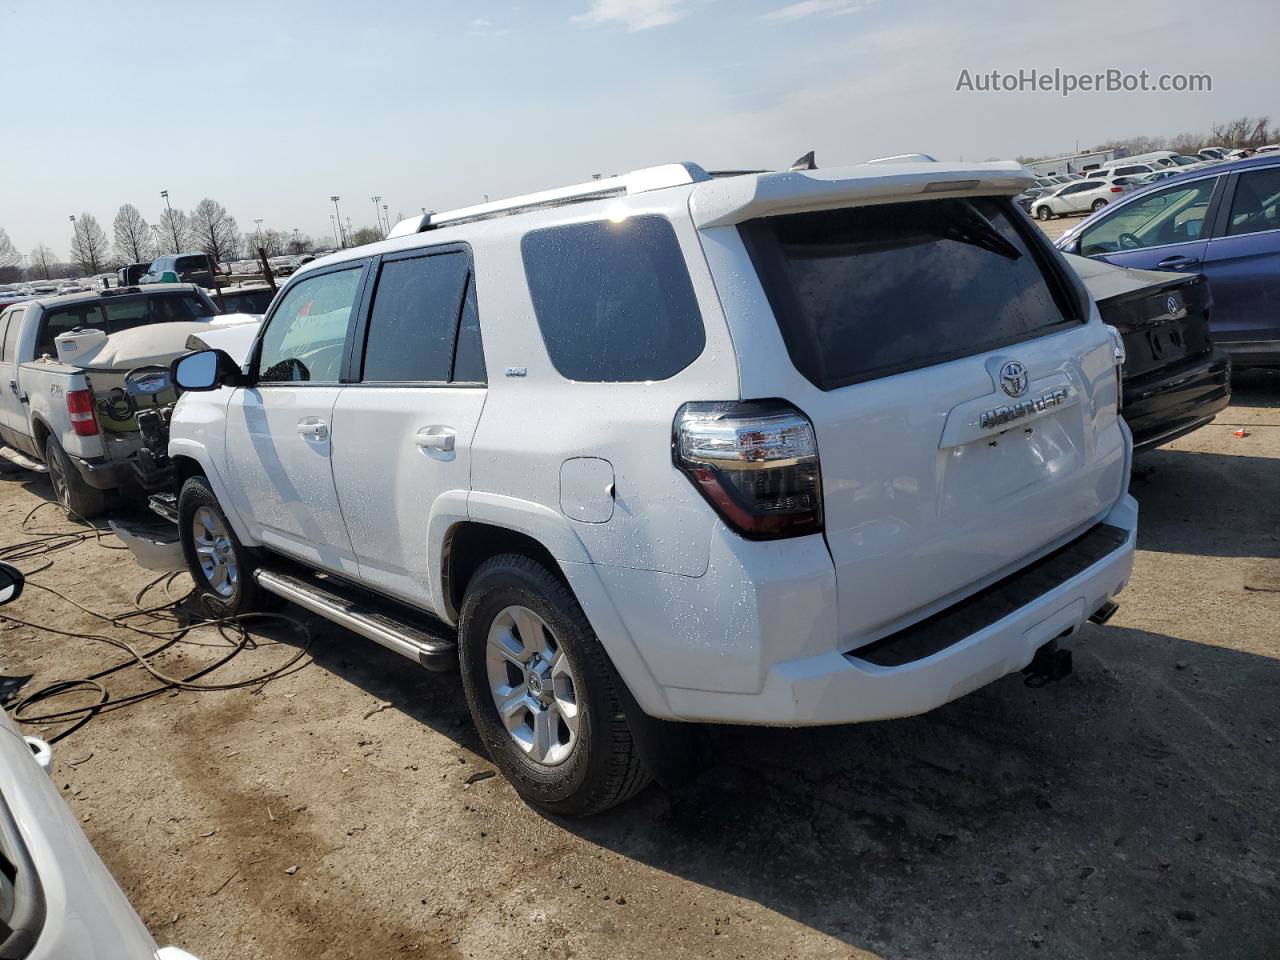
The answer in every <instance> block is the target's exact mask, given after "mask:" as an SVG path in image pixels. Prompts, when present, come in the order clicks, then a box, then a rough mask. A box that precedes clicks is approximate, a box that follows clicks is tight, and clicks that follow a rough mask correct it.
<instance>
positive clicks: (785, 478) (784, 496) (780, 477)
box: [671, 400, 822, 540]
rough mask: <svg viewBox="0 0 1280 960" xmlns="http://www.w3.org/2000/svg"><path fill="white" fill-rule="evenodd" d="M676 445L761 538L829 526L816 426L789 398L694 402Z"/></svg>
mask: <svg viewBox="0 0 1280 960" xmlns="http://www.w3.org/2000/svg"><path fill="white" fill-rule="evenodd" d="M671 452H672V458H673V459H674V461H675V465H676V466H677V467H678V468H679V469H680V470H681V471H682V472H683V473H684V474H685V475H686V476H687V477H688V478H689V479H690V480H691V481H693V485H694V486H695V487H697V488H698V490H699V492H700V493H701V494H702V495H703V496H704V497H706V499H707V502H708V503H710V504H711V505H712V506H713V507H714V508H715V509H716V511H717V512H718V513H719V514H720V516H721V517H723V518H724V520H725V522H726V523H728V524H729V525H730V526H731V527H733V529H734V530H736V531H737V532H738V533H740V534H742V535H743V536H744V537H748V538H750V539H753V540H767V539H776V538H780V537H796V536H800V535H802V534H806V533H817V532H818V531H820V530H821V529H822V481H821V478H820V475H819V470H818V442H817V438H816V437H815V436H814V432H813V425H812V424H811V423H810V422H809V420H808V418H807V417H805V415H804V414H802V413H801V412H800V411H799V410H797V409H796V408H795V407H793V406H791V405H790V404H788V403H785V402H783V401H781V400H747V401H741V402H726V403H686V404H685V405H684V406H683V407H681V408H680V410H679V411H678V412H677V413H676V419H675V423H674V425H673V429H672V438H671Z"/></svg>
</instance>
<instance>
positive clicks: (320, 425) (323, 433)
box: [298, 417, 329, 440]
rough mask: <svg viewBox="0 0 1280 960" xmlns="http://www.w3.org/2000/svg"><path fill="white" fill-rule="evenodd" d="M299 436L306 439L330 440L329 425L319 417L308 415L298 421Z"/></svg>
mask: <svg viewBox="0 0 1280 960" xmlns="http://www.w3.org/2000/svg"><path fill="white" fill-rule="evenodd" d="M298 436H300V437H302V438H303V439H304V440H328V439H329V425H328V424H327V423H325V422H324V421H323V420H321V419H320V418H319V417H307V418H305V419H303V420H299V421H298Z"/></svg>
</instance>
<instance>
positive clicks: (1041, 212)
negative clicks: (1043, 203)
mask: <svg viewBox="0 0 1280 960" xmlns="http://www.w3.org/2000/svg"><path fill="white" fill-rule="evenodd" d="M1036 219H1037V220H1039V221H1040V222H1041V223H1043V222H1044V221H1046V220H1052V219H1053V211H1052V210H1050V209H1049V208H1048V207H1038V208H1037V209H1036Z"/></svg>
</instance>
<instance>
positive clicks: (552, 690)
mask: <svg viewBox="0 0 1280 960" xmlns="http://www.w3.org/2000/svg"><path fill="white" fill-rule="evenodd" d="M485 667H486V671H487V674H488V678H489V692H490V693H491V694H492V696H493V702H494V705H495V706H496V707H497V708H498V717H499V719H500V720H501V721H502V725H503V727H505V728H506V731H507V733H508V735H509V736H510V737H511V739H512V740H513V741H515V743H516V745H517V746H518V747H519V748H520V749H521V750H523V751H524V752H525V754H527V755H528V756H529V758H530V759H532V760H534V761H536V762H537V763H540V764H543V765H544V766H548V767H554V766H557V765H559V764H561V763H564V761H565V760H567V759H569V757H570V755H572V753H573V749H574V746H575V745H576V744H577V741H578V722H579V718H580V711H579V706H578V683H577V680H576V679H575V677H574V675H573V669H572V668H571V667H570V665H569V659H568V657H567V656H566V655H565V652H564V649H563V648H562V647H561V645H560V644H559V642H558V641H557V640H556V636H555V634H554V633H553V632H552V630H551V628H550V627H549V626H547V623H546V621H545V620H543V619H542V618H541V617H540V616H538V615H537V614H536V613H534V612H533V611H532V610H530V609H529V608H528V607H524V606H520V605H513V606H510V607H506V608H505V609H503V610H502V611H500V612H499V613H498V615H497V616H496V617H494V618H493V622H492V623H491V624H490V625H489V636H488V639H487V641H486V644H485Z"/></svg>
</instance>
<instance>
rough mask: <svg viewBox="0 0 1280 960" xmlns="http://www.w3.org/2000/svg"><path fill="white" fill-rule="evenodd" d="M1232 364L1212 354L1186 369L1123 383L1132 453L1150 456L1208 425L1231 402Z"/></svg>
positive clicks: (1186, 365) (1170, 369)
mask: <svg viewBox="0 0 1280 960" xmlns="http://www.w3.org/2000/svg"><path fill="white" fill-rule="evenodd" d="M1231 364H1232V361H1231V359H1230V357H1229V356H1228V355H1227V353H1226V352H1225V351H1224V350H1222V349H1215V350H1213V351H1212V352H1211V353H1209V354H1206V355H1205V356H1203V357H1198V358H1195V359H1193V360H1191V361H1190V362H1188V363H1180V364H1176V365H1173V366H1171V367H1168V368H1164V369H1159V370H1152V371H1151V372H1149V373H1145V374H1143V375H1142V376H1139V377H1134V378H1133V379H1128V378H1126V379H1125V381H1124V419H1125V422H1126V423H1127V424H1128V425H1129V430H1130V431H1131V432H1132V433H1133V449H1134V452H1135V453H1140V452H1142V451H1144V450H1150V449H1151V448H1152V447H1157V446H1159V445H1161V444H1163V443H1168V442H1169V441H1170V440H1174V439H1176V438H1177V437H1181V436H1183V435H1185V434H1188V433H1190V432H1191V431H1192V430H1195V429H1198V428H1199V427H1202V426H1204V425H1205V424H1206V423H1208V422H1209V421H1211V420H1212V419H1213V418H1214V417H1215V416H1217V415H1218V413H1219V412H1221V411H1222V410H1223V409H1224V408H1225V407H1226V406H1227V404H1228V403H1230V402H1231Z"/></svg>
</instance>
